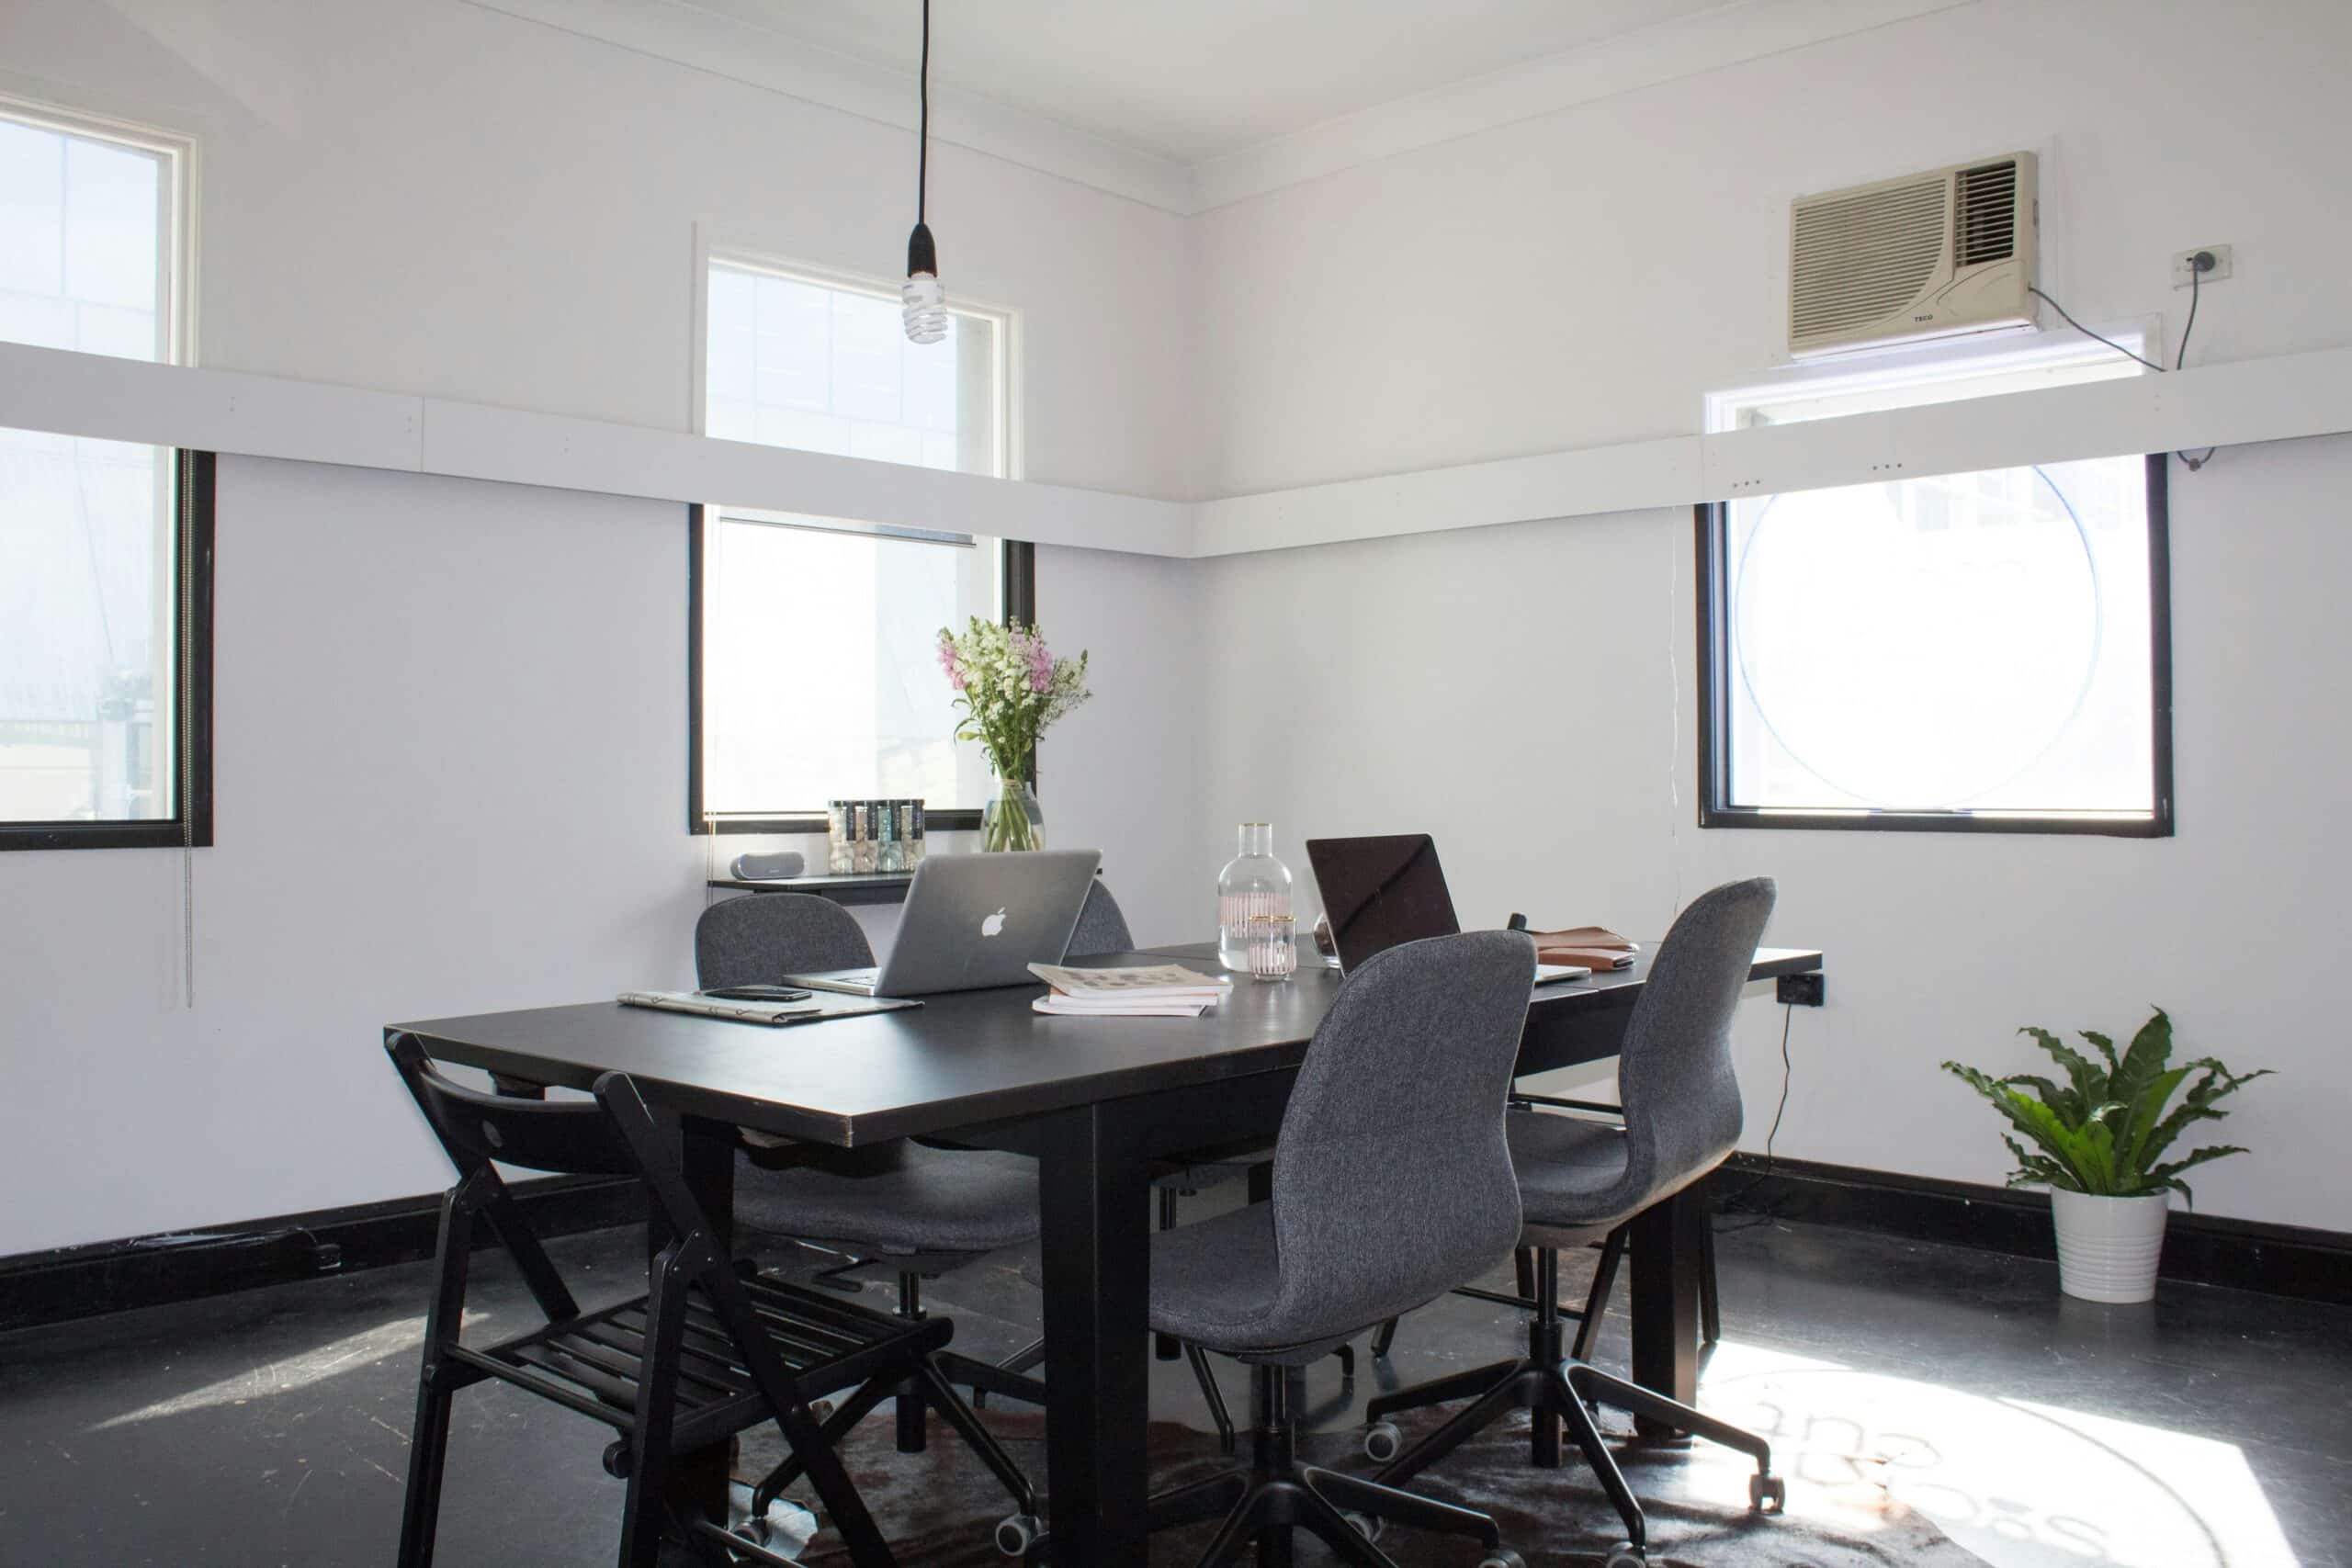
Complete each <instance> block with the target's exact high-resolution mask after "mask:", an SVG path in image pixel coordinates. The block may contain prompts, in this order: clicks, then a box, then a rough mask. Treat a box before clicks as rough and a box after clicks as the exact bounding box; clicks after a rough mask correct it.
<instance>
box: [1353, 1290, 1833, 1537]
mask: <svg viewBox="0 0 2352 1568" xmlns="http://www.w3.org/2000/svg"><path fill="white" fill-rule="evenodd" d="M1536 1259H1537V1278H1536V1314H1535V1321H1534V1322H1533V1323H1532V1324H1530V1325H1529V1326H1528V1352H1529V1353H1528V1356H1527V1359H1524V1360H1520V1361H1506V1362H1501V1363H1498V1364H1497V1365H1495V1366H1490V1367H1481V1368H1478V1369H1477V1370H1476V1371H1468V1372H1461V1373H1457V1374H1455V1375H1454V1376H1453V1377H1449V1378H1439V1379H1437V1380H1436V1381H1434V1382H1427V1383H1423V1384H1422V1385H1420V1386H1419V1387H1418V1388H1410V1389H1406V1390H1403V1391H1401V1392H1399V1393H1393V1394H1388V1395H1385V1396H1384V1397H1382V1398H1379V1399H1375V1400H1374V1401H1373V1402H1372V1403H1371V1404H1369V1405H1367V1406H1365V1409H1364V1414H1365V1416H1366V1417H1367V1418H1368V1419H1370V1420H1371V1421H1372V1422H1373V1426H1372V1427H1371V1428H1370V1430H1369V1432H1368V1433H1367V1435H1366V1438H1365V1441H1364V1448H1365V1451H1366V1452H1367V1453H1369V1454H1371V1455H1372V1457H1373V1458H1374V1459H1378V1458H1380V1456H1381V1454H1382V1453H1383V1452H1384V1451H1385V1452H1391V1453H1393V1452H1394V1447H1393V1445H1394V1443H1395V1441H1396V1437H1397V1429H1396V1427H1394V1426H1393V1425H1391V1424H1390V1423H1389V1422H1388V1420H1387V1417H1388V1416H1392V1415H1394V1414H1396V1413H1397V1412H1399V1411H1404V1410H1417V1409H1420V1408H1422V1407H1423V1406H1425V1405H1430V1404H1444V1403H1448V1402H1450V1401H1453V1400H1456V1399H1464V1398H1467V1399H1469V1400H1471V1403H1470V1404H1468V1405H1467V1406H1466V1407H1464V1409H1462V1410H1460V1411H1458V1412H1456V1413H1455V1414H1454V1415H1453V1416H1452V1417H1451V1418H1450V1419H1448V1420H1447V1421H1446V1423H1445V1424H1444V1425H1443V1426H1442V1427H1439V1428H1438V1429H1437V1430H1436V1431H1434V1432H1431V1433H1430V1435H1429V1436H1428V1437H1426V1438H1422V1439H1421V1440H1420V1441H1419V1443H1418V1444H1416V1445H1414V1447H1413V1448H1412V1449H1410V1450H1408V1451H1407V1452H1405V1453H1403V1454H1399V1455H1396V1457H1394V1458H1392V1459H1390V1460H1389V1461H1388V1462H1387V1463H1385V1465H1383V1466H1382V1468H1381V1470H1380V1471H1379V1472H1378V1473H1377V1475H1376V1476H1375V1477H1374V1479H1375V1480H1376V1481H1378V1482H1380V1483H1383V1484H1385V1485H1390V1486H1397V1485H1401V1484H1403V1483H1405V1482H1407V1481H1408V1480H1410V1479H1411V1478H1412V1477H1413V1476H1415V1475H1418V1474H1419V1473H1420V1472H1422V1471H1424V1470H1426V1469H1428V1468H1429V1467H1430V1465H1432V1464H1435V1463H1436V1462H1437V1461H1439V1460H1441V1459H1443V1458H1444V1457H1445V1456H1446V1455H1447V1454H1450V1453H1452V1452H1453V1450H1455V1449H1457V1448H1460V1447H1461V1446H1462V1445H1463V1444H1464V1443H1465V1442H1467V1441H1468V1440H1469V1439H1470V1438H1473V1437H1475V1436H1476V1435H1477V1434H1478V1433H1480V1432H1482V1431H1484V1430H1485V1429H1486V1428H1487V1427H1490V1426H1492V1425H1494V1424H1495V1423H1496V1422H1497V1421H1498V1420H1500V1419H1502V1417H1503V1416H1506V1415H1509V1414H1510V1412H1511V1411H1513V1410H1524V1411H1526V1412H1528V1414H1529V1417H1530V1419H1529V1423H1528V1427H1529V1437H1528V1446H1529V1450H1530V1452H1529V1458H1530V1460H1531V1461H1532V1462H1533V1463H1534V1464H1535V1465H1537V1466H1538V1467H1540V1468H1542V1469H1545V1470H1555V1469H1557V1468H1559V1465H1560V1461H1561V1442H1560V1438H1561V1429H1562V1428H1563V1427H1566V1434H1567V1436H1568V1438H1570V1439H1571V1440H1572V1441H1574V1442H1575V1444H1576V1446H1577V1449H1578V1450H1580V1451H1581V1452H1582V1453H1583V1455H1584V1459H1585V1462H1586V1463H1587V1464H1588V1465H1589V1466H1590V1467H1591V1469H1592V1472H1593V1474H1594V1475H1595V1476H1596V1477H1597V1478H1598V1479H1599V1480H1600V1485H1601V1490H1603V1491H1604V1492H1606V1493H1607V1494H1608V1495H1609V1501H1610V1504H1611V1506H1613V1507H1614V1508H1615V1509H1616V1510H1617V1517H1619V1518H1620V1519H1621V1520H1623V1522H1624V1526H1625V1535H1626V1540H1625V1541H1624V1542H1623V1545H1621V1546H1620V1547H1618V1548H1617V1549H1616V1550H1615V1551H1612V1552H1611V1555H1610V1557H1609V1559H1608V1565H1609V1568H1640V1564H1641V1563H1642V1562H1643V1561H1644V1559H1643V1556H1642V1552H1643V1551H1644V1545H1645V1540H1646V1527H1645V1522H1644V1519H1643V1515H1642V1506H1641V1504H1640V1502H1639V1501H1638V1500H1636V1499H1635V1497H1634V1493H1633V1488H1632V1487H1630V1486H1629V1485H1627V1484H1626V1482H1625V1476H1624V1472H1623V1471H1621V1470H1620V1469H1619V1468H1618V1466H1617V1461H1616V1459H1615V1457H1614V1456H1613V1455H1612V1454H1611V1452H1610V1450H1609V1443H1608V1439H1607V1438H1605V1437H1604V1436H1603V1435H1602V1433H1601V1430H1600V1427H1599V1425H1598V1424H1597V1423H1596V1422H1595V1421H1594V1420H1593V1406H1595V1405H1600V1404H1606V1405H1608V1406H1610V1407H1611V1409H1615V1410H1622V1411H1624V1412H1626V1413H1627V1414H1629V1415H1632V1416H1636V1417H1639V1418H1641V1419H1644V1420H1647V1421H1650V1422H1652V1423H1654V1424H1656V1425H1657V1426H1660V1427H1668V1428H1671V1429H1672V1430H1674V1431H1677V1432H1687V1433H1690V1434H1691V1435H1692V1436H1695V1437H1701V1438H1707V1439H1708V1440H1710V1441H1712V1442H1716V1443H1721V1444H1723V1445H1724V1447H1726V1448H1732V1449H1737V1450H1740V1451H1741V1452H1743V1453H1747V1454H1749V1455H1751V1456H1753V1457H1754V1459H1755V1461H1756V1474H1755V1476H1754V1478H1753V1479H1751V1480H1750V1482H1749V1483H1748V1502H1749V1506H1751V1507H1752V1508H1754V1509H1755V1511H1756V1512H1758V1513H1759V1514H1770V1513H1778V1512H1779V1511H1781V1506H1782V1505H1783V1504H1784V1503H1785V1502H1786V1500H1787V1489H1786V1486H1785V1484H1784V1483H1782V1481H1781V1478H1780V1477H1779V1476H1776V1475H1774V1474H1773V1473H1772V1449H1771V1445H1770V1443H1768V1442H1766V1441H1765V1440H1764V1439H1763V1438H1759V1437H1758V1436H1757V1435H1756V1434H1754V1433H1752V1432H1747V1431H1744V1430H1742V1429H1741V1428H1739V1427H1734V1426H1732V1425H1731V1424H1730V1423H1728V1422H1725V1421H1718V1420H1716V1419H1715V1418H1714V1417H1713V1416H1709V1415H1706V1414H1704V1413H1703V1412H1702V1411H1698V1410H1694V1409H1692V1408H1691V1406H1690V1405H1687V1404H1681V1403H1679V1402H1678V1401H1676V1400H1672V1399H1668V1398H1667V1397H1666V1396H1665V1395H1664V1394H1661V1393H1653V1392H1652V1391H1651V1390H1649V1389H1646V1388H1644V1387H1642V1386H1641V1385H1640V1384H1639V1383H1634V1382H1627V1381H1626V1380H1625V1379H1623V1378H1620V1377H1613V1376H1611V1374H1609V1373H1607V1372H1604V1371H1600V1369H1599V1368H1597V1367H1593V1366H1589V1365H1588V1364H1587V1363H1586V1362H1584V1361H1583V1360H1582V1359H1579V1358H1577V1357H1575V1356H1563V1355H1562V1354H1561V1350H1562V1337H1563V1336H1562V1329H1563V1325H1562V1323H1561V1314H1560V1311H1559V1254H1558V1252H1557V1251H1556V1250H1555V1249H1554V1248H1551V1247H1543V1248H1539V1249H1538V1250H1537V1254H1536ZM1603 1261H1604V1272H1608V1271H1610V1270H1609V1269H1608V1268H1607V1267H1606V1266H1607V1265H1608V1264H1609V1262H1610V1261H1611V1260H1610V1259H1608V1258H1606V1256H1605V1255H1604V1259H1603ZM1595 1282H1596V1284H1597V1285H1600V1283H1601V1282H1600V1281H1599V1280H1596V1281H1595ZM1602 1288H1603V1289H1604V1291H1605V1286H1603V1287H1602ZM1591 1322H1592V1320H1591V1319H1588V1320H1587V1321H1586V1323H1585V1325H1583V1327H1584V1328H1586V1329H1589V1327H1590V1326H1591ZM1585 1338H1586V1336H1585V1334H1584V1333H1583V1332H1582V1331H1581V1330H1580V1331H1579V1333H1578V1335H1577V1340H1578V1343H1579V1345H1581V1344H1582V1343H1583V1342H1584V1341H1585ZM1621 1559H1622V1561H1621Z"/></svg>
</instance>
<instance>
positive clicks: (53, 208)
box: [0, 97, 196, 365]
mask: <svg viewBox="0 0 2352 1568" xmlns="http://www.w3.org/2000/svg"><path fill="white" fill-rule="evenodd" d="M195 183H196V149H195V144H194V143H193V142H192V141H189V140H188V139H187V138H186V137H180V136H174V135H172V134H171V133H169V132H167V131H162V130H153V129H152V128H149V127H145V126H138V125H131V124H129V123H127V122H123V121H117V120H109V119H104V118H97V117H94V116H88V115H82V114H78V113H75V112H74V111H71V110H67V109H62V108H57V107H51V106H50V105H46V104H36V103H31V102H28V101H25V100H20V99H14V98H7V97H0V340H5V341H7V342H10V343H27V344H34V345H36V346H38V347H41V348H67V349H74V350H76V351H77V352H80V353H83V354H104V355H113V356H115V357H118V358H124V359H148V360H154V361H156V362H158V363H161V364H167V365H185V364H189V363H192V362H193V360H194V357H195V354H194V344H195V311H194V310H193V307H192V301H193V299H194V298H195V276H194V274H195V249H196V247H195V228H196V225H195Z"/></svg>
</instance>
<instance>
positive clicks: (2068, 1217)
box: [2050, 1190, 2172, 1302]
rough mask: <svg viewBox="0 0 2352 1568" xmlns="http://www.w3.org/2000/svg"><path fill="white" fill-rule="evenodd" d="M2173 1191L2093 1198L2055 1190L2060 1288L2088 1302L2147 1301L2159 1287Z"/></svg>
mask: <svg viewBox="0 0 2352 1568" xmlns="http://www.w3.org/2000/svg"><path fill="white" fill-rule="evenodd" d="M2171 1197H2172V1195H2171V1194H2170V1193H2168V1192H2158V1193H2155V1194H2154V1195H2152V1196H2149V1197H2145V1198H2093V1197H2090V1196H2088V1195H2086V1194H2085V1193H2081V1192H2064V1191H2058V1190H2052V1192H2051V1194H2050V1213H2051V1214H2052V1217H2053V1218H2054V1219H2055V1220H2056V1221H2057V1222H2058V1288H2059V1289H2060V1290H2063V1291H2064V1292H2066V1293H2067V1294H2068V1295H2070V1296H2075V1297H2077V1298H2079V1299H2081V1300H2083V1301H2086V1302H2144V1301H2146V1300H2148V1299H2149V1298H2150V1297H2152V1296H2154V1294H2155V1293H2156V1260H2157V1258H2159V1257H2161V1256H2162V1255H2163V1253H2164V1249H2165V1209H2166V1208H2167V1207H2168V1206H2169V1204H2170V1202H2171Z"/></svg>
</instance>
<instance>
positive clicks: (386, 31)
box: [0, 0, 1192, 496]
mask: <svg viewBox="0 0 2352 1568" xmlns="http://www.w3.org/2000/svg"><path fill="white" fill-rule="evenodd" d="M0 92H10V93H16V94H18V95H20V96H33V97H40V98H46V99H50V100H53V101H58V102H62V103H65V104H68V105H70V106H73V107H81V108H85V109H89V110H93V111H96V112H101V113H111V114H115V115H119V116H121V117H123V118H132V119H138V120H142V121H145V122H148V123H151V124H156V125H160V126H163V127H165V128H167V129H171V130H180V131H187V132H193V133H194V134H195V135H196V136H197V137H198V141H199V142H200V147H199V155H200V158H201V161H202V182H203V189H202V193H201V209H202V213H201V217H202V240H201V251H202V254H201V258H200V265H199V274H200V293H201V298H200V300H199V307H200V308H199V310H198V329H199V335H200V343H199V346H198V362H199V363H201V364H205V365H209V366H214V367H220V368H222V369H233V370H253V371H261V372H266V373H269V374H273V375H281V376H290V377H297V378H306V379H310V380H317V381H329V382H336V383H342V384H347V385H352V386H361V387H372V388H380V389H387V390H392V391H400V392H420V393H427V394H437V395H440V396H444V397H450V398H458V399H464V400H471V401H476V402H485V403H493V404H499V405H503V406H507V407H513V408H522V409H530V410H534V411H537V412H544V413H561V414H573V415H578V416H581V417H584V418H594V419H605V420H614V421H618V422H620V423H628V424H639V425H648V426H652V427H655V428H663V429H673V430H683V429H685V428H687V426H688V423H689V409H690V407H691V404H690V402H689V393H690V389H691V388H690V382H691V371H690V364H691V360H690V355H691V349H692V341H693V331H692V321H693V301H694V282H695V278H694V265H693V263H694V226H695V223H697V222H703V223H707V224H709V225H711V231H712V232H713V234H714V235H716V236H717V237H718V239H719V240H720V241H722V242H723V243H728V244H730V245H735V246H741V247H748V248H751V249H753V250H759V251H766V252H770V253H773V254H779V255H783V256H788V257H795V258H797V259H800V260H803V261H807V262H811V263H816V264H819V265H826V266H830V267H834V268H839V269H843V270H848V271H853V272H858V273H864V274H869V275H875V276H883V277H888V276H892V275H893V274H894V273H895V272H896V271H897V270H898V269H899V268H902V267H903V266H904V265H905V258H906V250H907V231H908V229H909V228H910V227H911V226H912V223H913V221H914V148H913V141H912V138H910V136H908V135H907V134H906V133H905V132H903V131H900V130H895V129H892V128H889V127H885V126H879V125H876V124H874V123H872V122H871V121H867V120H863V119H858V118H854V117H853V116H850V115H846V114H842V113H840V112H838V111H836V110H832V109H827V108H821V107H816V106H813V105H810V104H807V103H803V102H800V101H798V100H795V99H791V98H786V97H784V96H780V95H777V94H774V93H769V92H764V91H762V90H760V89H758V88H754V87H751V86H747V85H743V84H741V83H739V82H733V81H729V80H727V79H725V78H722V77H717V76H712V75H709V74H707V73H702V72H697V71H693V70H690V69H688V68H686V67H684V66H679V65H674V64H672V63H669V62H665V61H659V60H654V59H651V58H649V57H647V56H644V55H639V54H635V53H631V52H629V51H626V50H622V49H618V48H615V47H614V46H612V45H609V44H604V43H598V42H594V41H592V40H589V39H582V38H579V37H576V36H574V35H572V34H570V33H565V32H562V31H560V30H557V29H555V28H547V27H543V26H540V25H538V24H536V23H532V22H526V21H523V20H520V19H518V18H516V17H510V16H506V15H503V14H501V13H497V12H492V11H486V10H483V9H481V8H480V7H477V6H469V5H466V4H463V3H462V0H401V3H400V4H397V5H380V4H368V3H365V0H8V4H7V5H6V6H0ZM931 219H932V228H933V231H934V232H935V233H936V234H937V235H938V238H939V246H940V260H941V265H942V267H943V269H944V270H943V274H942V276H944V278H945V280H946V283H947V286H948V288H949V291H950V293H951V295H953V294H956V293H961V294H963V295H966V296H968V297H970V298H972V299H986V300H989V302H991V303H994V304H998V305H1004V306H1011V307H1012V308H1015V309H1017V310H1021V311H1022V312H1023V322H1022V331H1023V344H1024V347H1025V349H1026V351H1027V365H1028V375H1027V388H1028V397H1027V402H1026V408H1025V411H1024V412H1025V413H1026V414H1027V419H1028V432H1029V444H1028V472H1027V476H1026V477H1028V478H1030V479H1041V480H1048V481H1052V482H1055V483H1061V484H1070V485H1077V486H1081V487H1086V488H1091V489H1106V490H1118V491H1129V492H1131V493H1136V494H1144V495H1159V496H1172V495H1178V494H1180V493H1181V492H1182V491H1184V489H1185V487H1186V485H1187V484H1188V482H1189V479H1190V471H1191V466H1192V462H1191V459H1192V454H1191V451H1190V447H1189V440H1188V438H1189V433H1190V429H1191V420H1190V417H1189V413H1190V410H1191V408H1192V395H1191V394H1192V380H1191V370H1190V360H1189V354H1188V350H1187V346H1186V344H1187V341H1188V337H1187V333H1186V332H1185V330H1184V328H1185V322H1184V321H1183V318H1182V313H1181V312H1180V311H1179V310H1174V309H1171V308H1170V305H1169V303H1168V302H1169V301H1170V299H1182V267H1183V263H1184V256H1183V246H1182V220H1180V219H1177V218H1174V217H1171V216H1170V215H1169V214H1167V213H1164V212H1159V211H1156V210H1154V209H1149V208H1146V207H1143V206H1141V205H1139V204H1137V203H1135V202H1130V201H1125V200H1122V199H1120V198H1118V197H1111V196H1106V195H1103V193H1101V192H1099V191H1094V190H1091V189H1089V188H1087V187H1085V186H1078V185H1074V184H1071V183H1070V182H1069V181H1067V180H1062V179H1057V178H1055V177H1053V176H1051V175H1040V174H1037V173H1035V172H1033V171H1031V170H1027V169H1023V168H1020V167H1017V166H1014V165H1012V164H1006V163H1003V162H1001V161H1000V160H997V159H994V158H990V157H988V156H986V155H984V154H980V153H977V152H969V151H967V150H966V149H963V148H958V147H949V146H941V147H935V148H933V161H932V171H931ZM1139 367H1141V368H1142V373H1138V371H1139Z"/></svg>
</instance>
